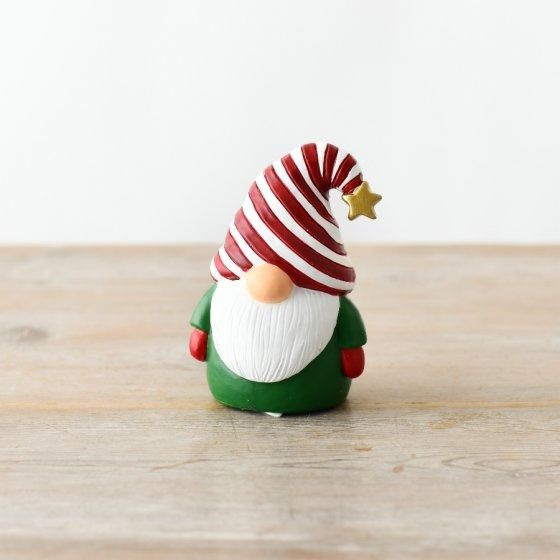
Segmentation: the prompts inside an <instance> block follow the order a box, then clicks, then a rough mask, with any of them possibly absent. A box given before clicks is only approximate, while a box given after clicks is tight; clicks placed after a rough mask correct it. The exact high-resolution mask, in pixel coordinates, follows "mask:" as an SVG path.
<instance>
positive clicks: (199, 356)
mask: <svg viewBox="0 0 560 560" xmlns="http://www.w3.org/2000/svg"><path fill="white" fill-rule="evenodd" d="M215 289H216V284H213V285H212V287H211V288H210V289H209V290H207V291H206V293H205V294H204V295H203V296H202V298H201V299H200V301H199V302H198V305H197V306H196V308H195V310H194V311H193V314H192V316H191V326H192V327H194V328H193V331H192V333H191V337H190V339H189V351H190V353H191V356H192V357H193V358H194V359H195V360H198V361H200V362H204V361H206V351H207V347H208V333H209V332H210V305H211V303H212V296H213V295H214V290H215Z"/></svg>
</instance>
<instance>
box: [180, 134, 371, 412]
mask: <svg viewBox="0 0 560 560" xmlns="http://www.w3.org/2000/svg"><path fill="white" fill-rule="evenodd" d="M331 189H336V190H338V191H341V192H342V198H343V199H344V201H345V202H346V203H347V204H348V206H349V213H348V218H349V219H354V218H356V217H357V216H359V215H365V216H368V217H369V218H375V212H374V206H375V204H376V203H377V202H378V201H379V200H380V199H381V196H379V195H377V194H375V193H373V192H371V190H370V189H369V186H368V184H367V183H366V182H364V181H363V179H362V172H361V170H360V167H359V166H358V164H357V163H356V160H355V159H354V158H353V157H352V156H351V155H350V154H348V153H346V152H344V151H343V150H341V149H339V148H337V147H336V146H333V145H332V144H325V143H322V144H320V143H312V144H305V145H304V146H301V147H299V148H296V149H295V150H293V151H291V152H290V153H289V154H287V155H285V156H284V157H282V158H281V159H279V160H277V161H276V162H274V163H273V164H272V165H269V166H268V167H267V168H266V169H265V170H264V171H263V172H262V173H261V174H260V175H259V176H258V177H257V178H256V180H255V181H254V182H253V184H252V185H251V187H250V188H249V194H248V196H247V198H246V199H245V202H244V203H243V206H242V207H241V209H240V210H239V211H238V212H237V214H236V215H235V217H234V219H233V221H232V222H231V225H230V226H229V230H228V232H227V234H226V238H225V241H224V244H223V245H222V247H220V249H219V250H218V252H217V253H216V255H215V256H214V258H213V259H212V261H211V263H210V273H211V275H212V278H213V279H214V281H215V283H214V284H213V285H212V286H211V287H210V289H209V290H208V291H207V292H206V293H205V294H204V296H203V297H202V299H201V300H200V302H199V303H198V305H197V307H196V309H195V311H194V313H193V315H192V318H191V325H192V326H193V327H194V330H193V332H192V334H191V337H190V341H189V349H190V353H191V355H192V356H193V357H194V358H195V359H197V360H200V361H205V362H206V364H207V375H208V384H209V386H210V390H211V391H212V394H213V395H214V397H215V398H216V400H218V401H219V402H220V403H223V404H225V405H227V406H230V407H234V408H239V409H243V410H253V411H260V412H266V413H268V414H270V415H272V416H281V415H282V414H295V413H304V412H312V411H318V410H323V409H327V408H331V407H334V406H336V405H338V404H340V403H341V402H342V401H344V399H345V398H346V396H347V395H348V391H349V390H350V384H351V380H352V379H353V378H356V377H358V376H359V375H360V374H361V373H362V372H363V370H364V351H363V348H362V347H363V346H364V344H365V343H366V332H365V328H364V324H363V321H362V319H361V317H360V314H359V313H358V310H357V309H356V308H355V307H354V305H353V304H352V302H351V301H350V300H349V299H348V298H347V297H346V294H348V293H349V292H350V291H352V289H353V287H354V280H355V273H354V269H353V268H352V265H351V263H350V260H349V258H348V256H347V254H346V251H345V249H344V245H343V243H342V239H341V236H340V231H339V229H338V224H337V222H336V220H335V219H334V217H333V215H332V213H331V208H330V204H329V192H330V190H331Z"/></svg>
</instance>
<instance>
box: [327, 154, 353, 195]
mask: <svg viewBox="0 0 560 560" xmlns="http://www.w3.org/2000/svg"><path fill="white" fill-rule="evenodd" d="M355 165H356V160H355V159H354V158H353V157H352V156H351V155H347V156H346V157H345V158H344V160H343V161H342V162H341V164H340V166H339V168H338V169H337V170H336V174H335V176H334V179H333V181H332V186H333V188H335V189H338V188H340V187H341V186H342V184H343V183H344V181H345V179H346V178H347V177H348V173H350V171H351V170H352V169H353V167H354V166H355Z"/></svg>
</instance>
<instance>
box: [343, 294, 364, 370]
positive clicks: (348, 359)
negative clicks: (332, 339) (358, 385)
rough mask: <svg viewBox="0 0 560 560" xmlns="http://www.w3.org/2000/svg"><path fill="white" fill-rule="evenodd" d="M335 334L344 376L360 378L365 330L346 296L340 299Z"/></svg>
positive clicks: (357, 313)
mask: <svg viewBox="0 0 560 560" xmlns="http://www.w3.org/2000/svg"><path fill="white" fill-rule="evenodd" d="M336 334H337V339H338V347H339V348H340V359H341V364H342V371H343V373H344V375H345V376H346V377H349V378H351V379H353V378H355V377H358V376H360V375H361V374H362V373H363V371H364V366H365V357H364V349H363V348H362V346H364V345H365V343H366V342H367V335H366V328H365V326H364V322H363V321H362V317H361V316H360V313H359V312H358V310H357V309H356V306H355V305H354V304H353V303H352V302H351V301H350V300H349V299H348V298H347V297H346V296H341V298H340V310H339V312H338V319H337V322H336Z"/></svg>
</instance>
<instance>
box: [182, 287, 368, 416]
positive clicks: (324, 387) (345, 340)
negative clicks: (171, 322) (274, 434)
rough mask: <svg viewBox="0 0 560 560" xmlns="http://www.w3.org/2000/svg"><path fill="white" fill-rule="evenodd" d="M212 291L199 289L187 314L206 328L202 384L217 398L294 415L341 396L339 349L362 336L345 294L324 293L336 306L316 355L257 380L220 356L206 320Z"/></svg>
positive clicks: (345, 384)
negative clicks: (285, 374)
mask: <svg viewBox="0 0 560 560" xmlns="http://www.w3.org/2000/svg"><path fill="white" fill-rule="evenodd" d="M215 291H216V286H215V285H214V286H212V287H211V288H210V289H209V290H208V291H207V292H206V294H204V296H203V297H202V299H201V300H200V302H199V304H198V306H197V307H196V309H195V311H194V313H193V315H192V318H191V325H192V326H193V327H194V328H195V329H197V330H199V331H202V332H206V333H208V339H207V341H206V344H207V355H206V364H207V377H208V385H209V386H210V391H211V392H212V395H213V396H214V398H215V399H216V400H217V401H219V402H220V403H222V404H225V405H227V406H231V407H233V408H239V409H242V410H252V411H259V412H275V413H281V414H300V413H304V412H315V411H319V410H325V409H328V408H333V407H335V406H337V405H339V404H341V403H342V402H343V401H344V400H345V399H346V396H347V395H348V391H349V390H350V384H351V378H349V377H347V375H345V373H344V371H343V362H342V359H341V354H340V352H341V349H344V348H361V347H362V346H364V345H365V343H366V340H367V337H366V331H365V327H364V324H363V321H362V318H361V316H360V314H359V313H358V310H357V309H356V307H355V306H354V304H353V303H352V302H351V301H350V300H349V299H348V298H347V297H346V296H330V297H334V298H337V299H338V300H339V302H340V306H339V310H338V314H337V319H336V325H335V328H334V331H333V332H332V335H331V336H330V340H329V342H328V343H327V345H326V347H325V348H324V349H323V350H322V351H321V352H320V353H319V355H318V356H317V357H316V358H314V359H313V360H312V361H311V362H310V363H309V364H308V365H307V366H305V367H304V368H303V369H302V370H301V372H299V373H297V374H296V375H293V376H291V377H289V378H287V379H284V380H282V381H276V382H272V383H263V382H257V381H251V380H248V379H244V378H243V377H241V376H239V375H236V374H235V373H233V372H232V371H231V370H230V369H229V368H228V367H227V366H226V365H225V364H224V363H223V361H222V359H221V358H220V355H219V354H218V352H217V350H216V347H215V345H214V341H213V337H212V325H211V308H212V299H213V297H214V294H215Z"/></svg>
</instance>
